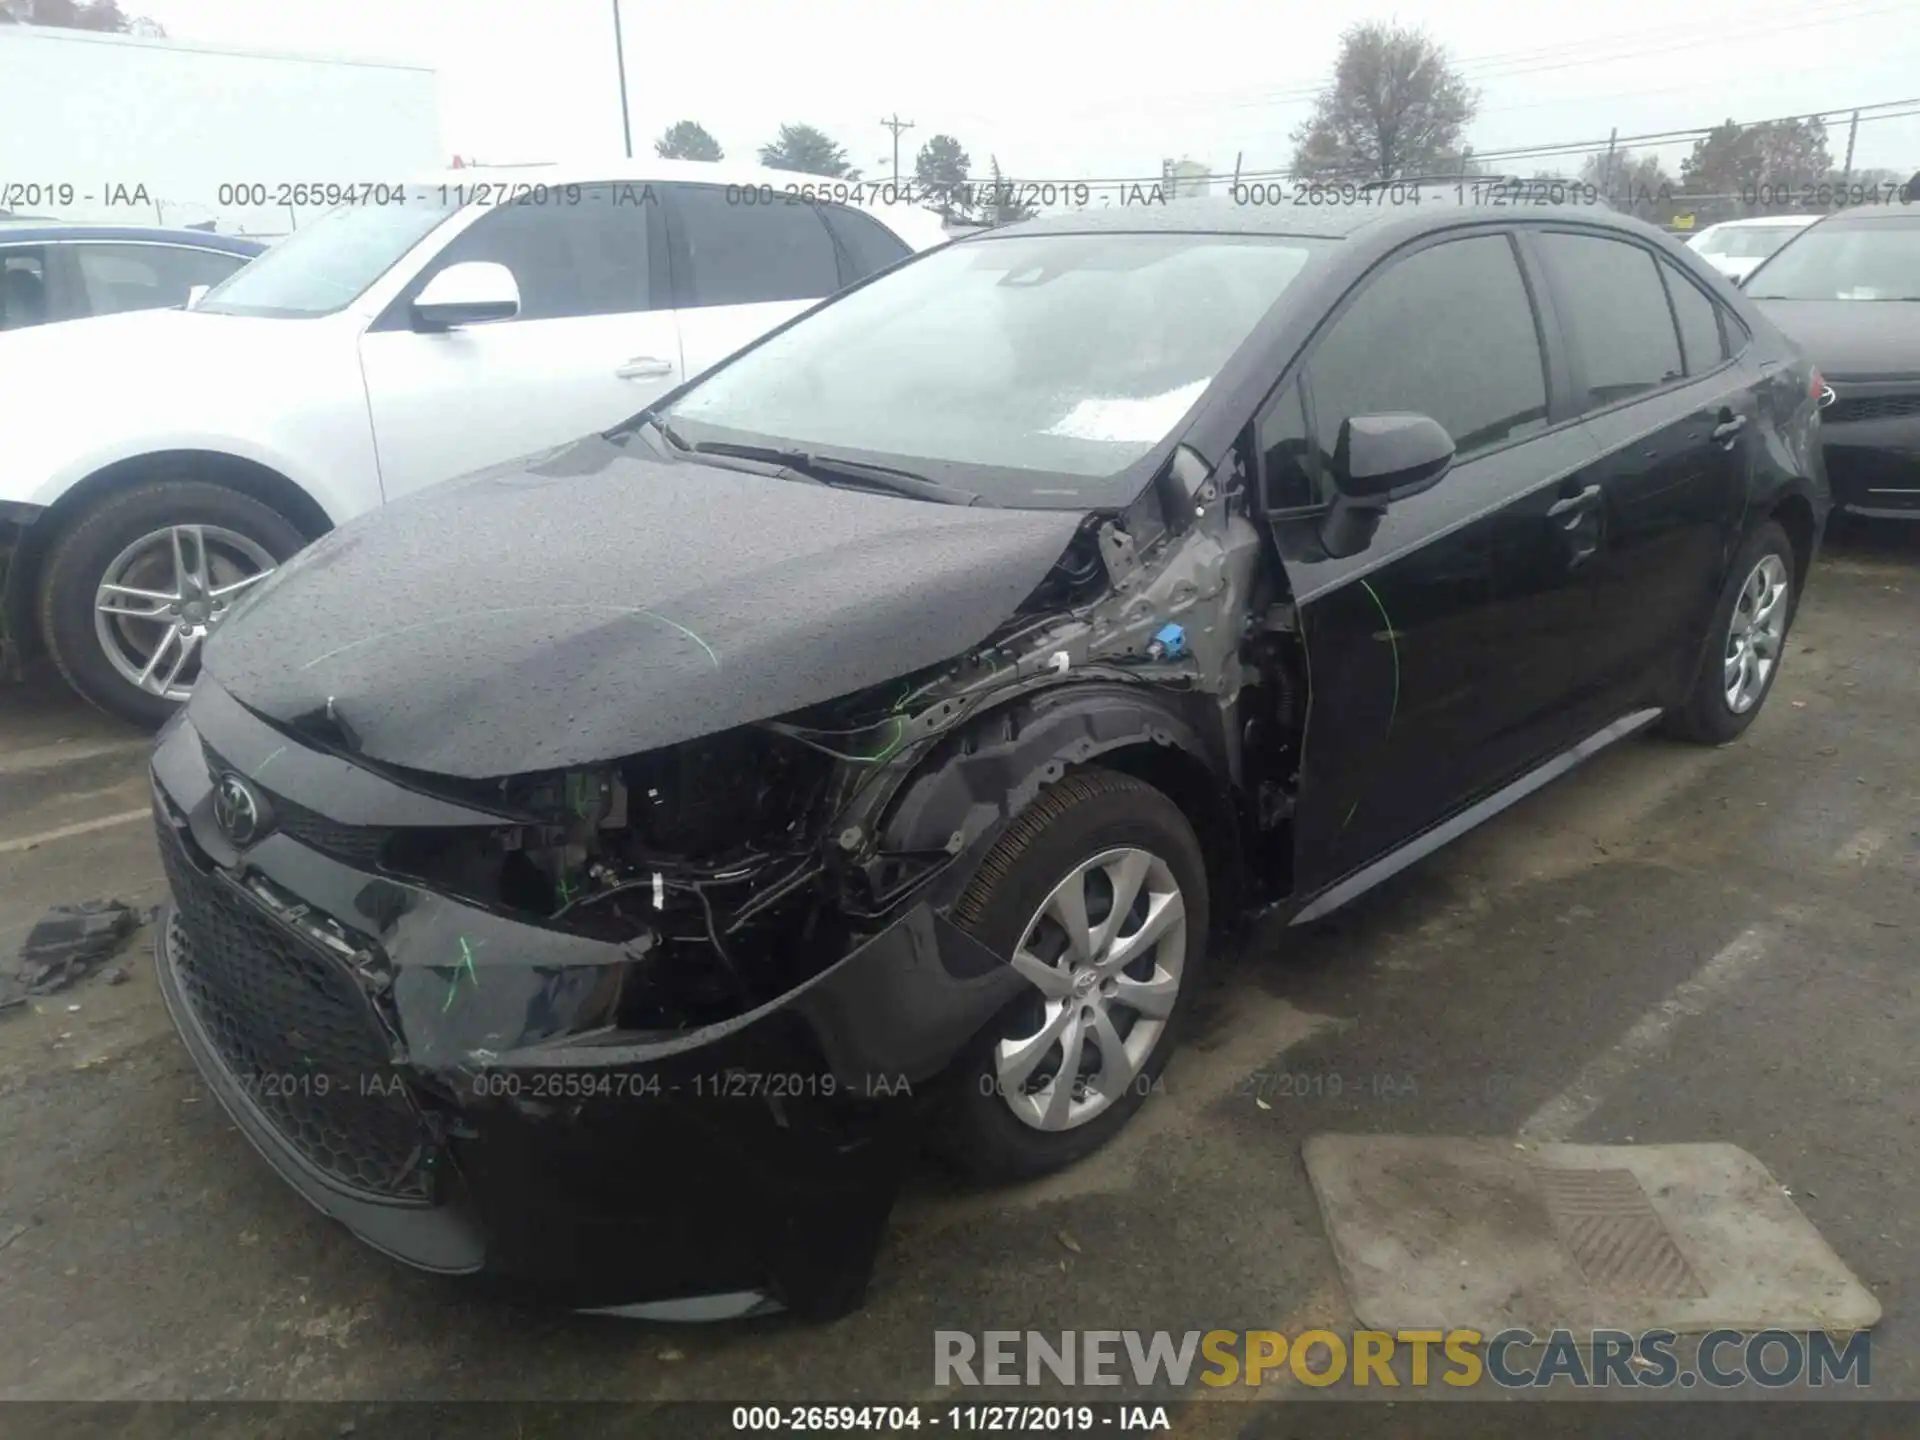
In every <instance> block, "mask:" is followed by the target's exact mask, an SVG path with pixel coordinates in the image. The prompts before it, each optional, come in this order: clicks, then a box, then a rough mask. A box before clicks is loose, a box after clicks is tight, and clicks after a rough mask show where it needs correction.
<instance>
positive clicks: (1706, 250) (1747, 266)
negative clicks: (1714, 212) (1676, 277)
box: [1687, 215, 1820, 285]
mask: <svg viewBox="0 0 1920 1440" xmlns="http://www.w3.org/2000/svg"><path fill="white" fill-rule="evenodd" d="M1819 218H1820V217H1819V216H1818V215H1762V216H1758V217H1756V218H1754V219H1752V220H1722V221H1721V222H1720V223H1719V224H1718V225H1709V226H1708V227H1707V228H1706V229H1704V230H1702V231H1701V232H1700V233H1699V234H1698V235H1695V236H1693V237H1692V238H1691V239H1689V240H1688V241H1687V248H1688V249H1690V250H1693V251H1696V252H1697V253H1698V254H1699V256H1700V258H1701V259H1702V260H1705V261H1706V262H1707V263H1708V264H1709V265H1711V266H1713V268H1714V269H1716V270H1718V271H1719V272H1720V273H1721V274H1722V275H1724V276H1726V277H1727V278H1728V279H1729V280H1731V281H1733V283H1734V284H1736V285H1738V284H1739V283H1740V282H1741V281H1743V280H1745V279H1746V278H1747V276H1749V275H1751V274H1752V273H1753V272H1754V271H1755V270H1757V269H1758V268H1759V266H1760V262H1761V261H1762V260H1765V259H1766V258H1767V257H1768V256H1770V255H1772V254H1773V252H1774V251H1776V250H1778V249H1779V248H1780V247H1781V246H1782V245H1785V244H1786V243H1787V242H1788V241H1789V240H1791V239H1793V237H1794V236H1796V235H1798V234H1799V233H1800V232H1801V231H1802V230H1804V229H1806V228H1807V226H1809V225H1811V224H1813V222H1814V221H1816V220H1818V219H1819Z"/></svg>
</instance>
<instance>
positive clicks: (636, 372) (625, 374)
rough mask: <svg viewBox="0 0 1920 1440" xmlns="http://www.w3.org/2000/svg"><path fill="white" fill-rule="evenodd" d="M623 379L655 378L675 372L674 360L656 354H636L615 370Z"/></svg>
mask: <svg viewBox="0 0 1920 1440" xmlns="http://www.w3.org/2000/svg"><path fill="white" fill-rule="evenodd" d="M613 373H614V374H615V375H618V376H619V377H620V378H621V379H622V380H653V379H657V378H659V377H660V376H662V375H671V374H672V373H673V362H672V361H671V360H662V359H660V358H659V357H658V356H654V355H636V356H634V357H633V358H632V359H631V360H629V361H627V363H626V364H624V365H622V366H621V367H620V368H619V369H618V370H615V371H614V372H613Z"/></svg>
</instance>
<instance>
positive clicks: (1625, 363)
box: [1536, 230, 1683, 410]
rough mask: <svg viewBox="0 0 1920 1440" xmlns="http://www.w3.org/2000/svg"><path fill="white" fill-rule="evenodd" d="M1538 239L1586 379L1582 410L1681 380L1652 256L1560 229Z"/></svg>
mask: <svg viewBox="0 0 1920 1440" xmlns="http://www.w3.org/2000/svg"><path fill="white" fill-rule="evenodd" d="M1536 239H1537V240H1538V243H1539V246H1540V255H1541V258H1542V261H1543V262H1544V264H1545V265H1546V268H1547V275H1548V277H1549V280H1550V282H1551V283H1552V285H1553V299H1554V305H1555V306H1556V307H1557V308H1558V310H1559V312H1560V323H1561V325H1562V327H1563V328H1564V329H1565V330H1566V332H1567V343H1568V344H1569V345H1570V346H1571V347H1572V348H1573V352H1574V358H1575V360H1576V361H1577V362H1578V363H1579V365H1580V367H1581V371H1582V372H1583V373H1584V375H1585V377H1586V387H1587V389H1586V396H1585V402H1584V404H1583V405H1582V406H1581V408H1582V409H1583V410H1599V409H1602V408H1604V407H1605V406H1608V405H1613V404H1616V403H1617V402H1619V401H1621V400H1627V399H1630V398H1632V397H1633V396H1635V395H1643V394H1645V393H1646V392H1647V391H1649V390H1657V389H1659V388H1660V387H1661V386H1662V385H1667V384H1671V383H1672V382H1673V381H1675V380H1678V379H1679V378H1680V376H1681V375H1682V373H1683V368H1682V366H1681V362H1680V337H1679V335H1678V334H1677V333H1675V331H1674V325H1673V314H1672V312H1671V311H1670V310H1668V308H1667V294H1666V290H1665V289H1664V288H1663V287H1662V285H1661V284H1660V271H1659V268H1658V262H1657V261H1655V260H1654V258H1653V253H1652V252H1651V251H1649V250H1643V249H1641V248H1640V247H1639V246H1638V245H1634V244H1630V243H1628V242H1627V241H1624V240H1608V239H1603V238H1602V237H1600V236H1597V235H1573V234H1569V233H1567V232H1565V231H1553V230H1549V231H1543V232H1541V233H1540V234H1539V235H1538V236H1537V237H1536Z"/></svg>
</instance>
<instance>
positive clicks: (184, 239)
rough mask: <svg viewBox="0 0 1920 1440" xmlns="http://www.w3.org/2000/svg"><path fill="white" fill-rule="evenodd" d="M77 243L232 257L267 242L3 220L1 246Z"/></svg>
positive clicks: (205, 233)
mask: <svg viewBox="0 0 1920 1440" xmlns="http://www.w3.org/2000/svg"><path fill="white" fill-rule="evenodd" d="M76 240H119V241H127V242H133V243H144V244H148V245H187V246H191V247H193V248H194V249H197V250H220V251H224V252H225V253H227V254H229V255H258V254H259V253H260V252H261V251H262V250H264V249H266V248H267V247H266V245H265V243H264V242H262V241H259V240H247V239H243V238H242V237H240V236H238V235H216V234H214V233H213V232H212V231H209V230H184V229H172V228H167V227H163V226H159V225H86V224H79V223H72V222H67V221H54V222H52V223H48V222H45V221H39V220H28V219H26V218H24V217H23V218H20V219H17V220H16V219H0V245H23V244H39V245H45V244H58V243H61V242H63V241H64V242H72V241H76Z"/></svg>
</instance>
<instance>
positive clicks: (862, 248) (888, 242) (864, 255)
mask: <svg viewBox="0 0 1920 1440" xmlns="http://www.w3.org/2000/svg"><path fill="white" fill-rule="evenodd" d="M820 213H821V214H822V215H823V216H825V217H826V221H827V228H828V229H829V230H831V231H832V232H833V235H834V238H835V239H836V240H838V241H839V242H840V245H841V248H842V249H844V250H845V251H846V255H845V260H846V262H847V266H846V267H845V268H848V269H849V271H850V273H848V274H846V275H845V276H843V277H842V278H843V279H844V280H845V281H846V283H847V284H849V285H851V284H852V283H853V282H854V281H856V280H864V279H866V277H867V276H869V275H871V274H873V273H874V272H875V271H876V270H884V269H886V268H887V266H889V265H891V264H893V263H894V262H895V261H896V260H904V259H905V258H906V257H907V256H908V255H910V254H912V253H913V252H912V250H910V249H909V248H908V246H907V244H906V242H905V241H903V240H902V239H901V238H900V237H899V236H897V235H895V234H894V233H893V232H892V231H891V230H889V229H887V227H886V226H884V225H882V224H881V223H880V222H879V221H878V220H875V219H874V218H873V217H872V216H871V215H862V214H860V212H859V211H857V210H848V209H846V208H845V207H843V206H840V205H823V206H821V207H820Z"/></svg>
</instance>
